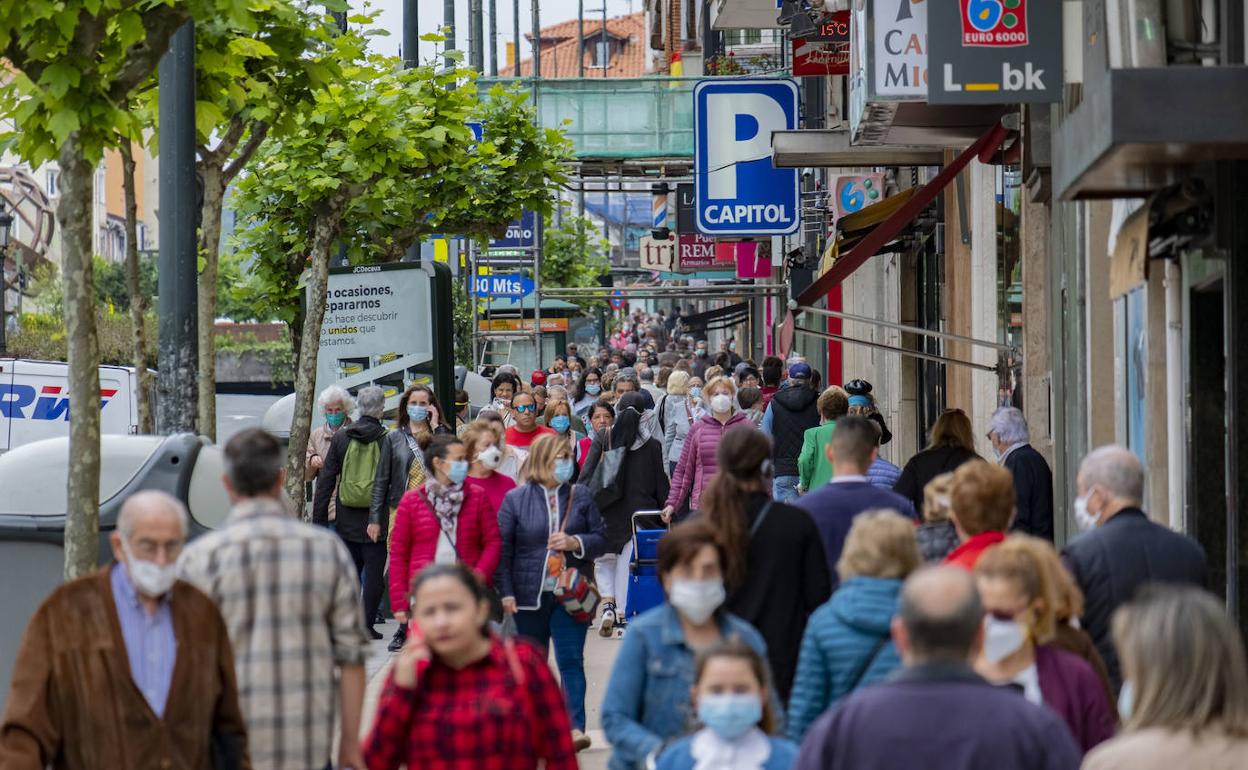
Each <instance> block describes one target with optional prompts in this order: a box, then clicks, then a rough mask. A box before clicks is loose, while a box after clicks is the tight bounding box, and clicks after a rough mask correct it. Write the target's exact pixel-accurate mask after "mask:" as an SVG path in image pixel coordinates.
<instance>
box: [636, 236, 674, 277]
mask: <svg viewBox="0 0 1248 770" xmlns="http://www.w3.org/2000/svg"><path fill="white" fill-rule="evenodd" d="M640 255H641V269H642V270H656V271H660V272H670V271H671V269H672V266H673V265H674V264H675V262H676V238H675V237H674V236H673V237H670V238H668V239H667V240H665V241H660V240H659V239H657V238H654V237H652V236H649V235H647V236H644V237H643V238H642V239H641V249H640Z"/></svg>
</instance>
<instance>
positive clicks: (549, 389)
mask: <svg viewBox="0 0 1248 770" xmlns="http://www.w3.org/2000/svg"><path fill="white" fill-rule="evenodd" d="M546 398H547V399H548V400H550V401H567V400H568V389H567V388H565V387H563V386H562V385H548V386H546Z"/></svg>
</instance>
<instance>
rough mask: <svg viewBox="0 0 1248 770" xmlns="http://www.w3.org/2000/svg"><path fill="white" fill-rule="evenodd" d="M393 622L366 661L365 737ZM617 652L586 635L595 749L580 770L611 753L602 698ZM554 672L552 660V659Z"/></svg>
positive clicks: (597, 768) (599, 766)
mask: <svg viewBox="0 0 1248 770" xmlns="http://www.w3.org/2000/svg"><path fill="white" fill-rule="evenodd" d="M395 628H396V625H395V622H394V621H390V622H388V623H385V624H384V625H379V626H377V630H378V631H380V632H381V633H383V634H385V638H384V639H382V640H381V641H377V642H373V643H372V649H371V650H370V654H369V658H368V666H367V672H368V690H367V692H366V694H365V696H364V720H363V724H364V731H365V732H366V733H367V731H368V728H369V726H370V725H371V724H372V720H373V712H374V710H375V709H376V707H377V699H378V698H379V697H380V696H381V688H382V685H383V684H384V683H385V678H386V672H387V670H388V668H389V664H390V658H391V654H390V653H389V652H387V651H386V645H387V644H389V643H390V637H391V636H392V635H393V634H394V629H395ZM619 648H620V640H617V639H603V638H602V637H600V636H598V634H597V633H595V632H594V630H593V629H591V630H590V632H589V637H588V638H587V639H586V642H585V678H586V681H587V682H588V685H589V689H588V691H587V692H586V695H585V711H586V719H587V720H588V724H587V727H588V728H589V730H588V731H589V736H590V737H591V738H592V739H593V741H594V745H593V746H592V747H591V748H590V749H589V750H588V751H583V752H581V754H580V755H579V759H580V764H581V768H582V770H605V768H606V766H607V758H608V757H609V756H610V753H611V752H610V751H608V750H607V745H606V743H607V742H606V739H605V738H604V737H603V735H602V721H601V718H602V696H603V693H604V692H605V691H606V689H607V679H608V677H610V676H611V665H612V664H613V663H614V662H615V655H616V651H617V650H619ZM551 668H552V669H553V668H554V658H553V657H552V658H551Z"/></svg>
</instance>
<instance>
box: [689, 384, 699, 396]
mask: <svg viewBox="0 0 1248 770" xmlns="http://www.w3.org/2000/svg"><path fill="white" fill-rule="evenodd" d="M689 395H691V396H693V397H694V398H702V389H701V388H699V387H698V386H697V385H694V386H693V387H692V388H690V389H689Z"/></svg>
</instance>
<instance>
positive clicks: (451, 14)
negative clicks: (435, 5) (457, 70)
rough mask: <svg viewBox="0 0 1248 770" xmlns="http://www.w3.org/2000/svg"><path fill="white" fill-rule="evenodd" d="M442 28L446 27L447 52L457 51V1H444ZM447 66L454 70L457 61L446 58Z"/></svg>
mask: <svg viewBox="0 0 1248 770" xmlns="http://www.w3.org/2000/svg"><path fill="white" fill-rule="evenodd" d="M442 26H443V27H446V31H445V33H444V34H445V35H446V43H445V45H446V51H447V53H450V52H451V51H454V50H455V0H443V1H442ZM446 66H447V67H448V68H453V67H454V66H455V61H454V60H453V59H452V58H451V57H450V56H447V57H446Z"/></svg>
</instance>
